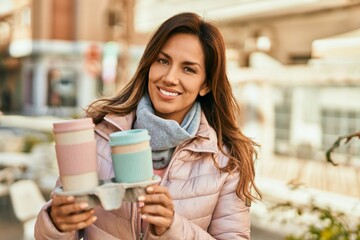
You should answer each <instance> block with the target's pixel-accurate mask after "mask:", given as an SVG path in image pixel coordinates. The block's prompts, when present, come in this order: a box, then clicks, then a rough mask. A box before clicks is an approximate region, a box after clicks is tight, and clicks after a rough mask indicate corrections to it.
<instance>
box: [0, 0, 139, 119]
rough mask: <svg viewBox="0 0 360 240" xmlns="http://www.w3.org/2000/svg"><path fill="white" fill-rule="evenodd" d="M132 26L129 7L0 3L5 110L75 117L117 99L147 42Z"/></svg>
mask: <svg viewBox="0 0 360 240" xmlns="http://www.w3.org/2000/svg"><path fill="white" fill-rule="evenodd" d="M132 26H133V1H129V0H105V1H96V0H76V1H73V0H2V1H0V56H1V58H0V59H1V62H0V91H1V96H2V98H1V99H0V109H1V111H3V112H5V113H18V114H25V115H58V116H71V115H76V114H77V113H78V112H79V109H80V108H81V107H86V105H87V104H89V103H90V102H91V101H92V100H93V99H94V98H96V97H98V96H99V95H101V94H112V93H113V92H114V89H115V88H116V85H118V84H120V83H121V81H122V79H120V78H121V77H122V78H124V74H125V73H126V69H127V67H126V64H125V63H124V59H125V58H127V57H126V55H127V54H126V52H127V51H132V52H134V51H135V54H136V51H137V50H136V47H131V46H132V45H131V46H130V43H134V44H136V43H137V41H136V39H142V38H137V37H136V35H135V34H134V33H133V27H132ZM133 39H134V40H133ZM134 49H135V50H134ZM131 54H132V53H131ZM121 55H122V56H121ZM125 62H127V60H125Z"/></svg>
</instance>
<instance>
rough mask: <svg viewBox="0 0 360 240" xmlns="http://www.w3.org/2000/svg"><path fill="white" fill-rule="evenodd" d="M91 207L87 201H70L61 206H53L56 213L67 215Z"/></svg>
mask: <svg viewBox="0 0 360 240" xmlns="http://www.w3.org/2000/svg"><path fill="white" fill-rule="evenodd" d="M88 207H89V204H88V203H86V202H70V203H68V204H63V205H61V206H56V207H54V206H53V210H54V213H55V214H56V215H62V216H67V215H70V214H75V213H79V212H82V211H84V210H86V209H87V208H88Z"/></svg>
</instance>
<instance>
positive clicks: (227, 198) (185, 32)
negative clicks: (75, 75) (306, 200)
mask: <svg viewBox="0 0 360 240" xmlns="http://www.w3.org/2000/svg"><path fill="white" fill-rule="evenodd" d="M237 112H238V106H237V104H236V101H235V98H234V96H233V94H232V90H231V86H230V83H229V81H228V78H227V75H226V63H225V46H224V42H223V39H222V36H221V34H220V32H219V31H218V29H217V28H216V27H215V26H214V25H212V24H211V23H209V22H205V21H204V20H202V19H201V18H200V17H199V16H198V15H196V14H194V13H182V14H178V15H175V16H173V17H171V18H170V19H168V20H167V21H165V22H164V23H163V24H162V25H161V26H160V27H159V29H158V30H157V31H156V32H155V34H154V35H153V36H152V38H151V39H150V42H149V43H148V45H147V47H146V49H145V51H144V54H143V56H142V58H141V60H140V63H139V66H138V69H137V71H136V73H135V75H134V77H133V78H132V79H131V81H130V82H129V83H128V84H127V86H126V87H125V88H124V89H123V90H121V91H120V92H119V93H118V94H117V95H115V96H114V97H112V98H102V99H99V100H97V101H95V102H94V103H92V104H91V105H90V106H89V108H88V109H87V116H89V117H92V118H93V120H94V123H95V124H96V127H95V132H96V139H97V147H98V174H99V178H100V179H109V178H111V177H113V176H114V172H113V168H112V162H111V156H110V147H109V143H108V140H109V134H110V133H112V132H114V131H120V130H126V129H132V128H146V129H148V131H149V133H150V136H151V142H150V144H151V147H152V155H153V167H154V173H155V174H157V175H160V176H161V177H162V180H161V182H160V184H159V185H152V186H149V187H147V188H146V195H144V196H140V197H139V199H138V204H136V203H127V202H124V203H123V204H122V206H121V208H120V209H118V210H114V211H105V210H104V209H103V208H101V207H96V208H95V209H91V210H86V211H85V210H84V209H86V208H87V207H88V206H87V204H86V203H75V202H74V198H73V197H67V198H66V197H59V196H55V195H54V196H53V199H52V201H51V202H49V203H48V204H47V206H45V207H44V209H43V211H41V213H40V214H39V217H38V220H37V223H36V227H35V235H36V238H37V239H49V238H51V239H73V238H78V237H80V235H81V234H83V235H84V238H85V239H136V238H143V239H201V240H203V239H249V238H250V215H249V205H250V204H247V203H248V202H250V201H252V200H254V199H257V198H258V197H257V196H260V193H259V191H258V189H257V188H256V186H255V183H254V178H255V171H254V162H253V158H254V156H255V155H256V151H255V150H254V146H255V144H254V142H252V141H251V140H250V139H248V138H247V137H245V136H244V135H243V134H242V133H241V131H240V130H239V128H238V126H237V122H236V114H237ZM252 190H254V193H255V195H254V194H253V193H252ZM138 213H139V214H138ZM138 216H141V217H140V218H139V217H138ZM80 229H83V230H81V231H79V230H80Z"/></svg>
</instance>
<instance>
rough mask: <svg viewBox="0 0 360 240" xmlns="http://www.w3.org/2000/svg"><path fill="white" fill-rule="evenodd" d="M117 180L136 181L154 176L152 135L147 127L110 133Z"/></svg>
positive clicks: (120, 181) (121, 181) (119, 181)
mask: <svg viewBox="0 0 360 240" xmlns="http://www.w3.org/2000/svg"><path fill="white" fill-rule="evenodd" d="M110 147H111V158H112V163H113V167H114V173H115V181H116V182H118V183H136V182H143V181H148V180H151V179H152V177H153V167H152V156H151V147H150V136H149V133H148V131H147V130H146V129H131V130H125V131H120V132H114V133H111V134H110Z"/></svg>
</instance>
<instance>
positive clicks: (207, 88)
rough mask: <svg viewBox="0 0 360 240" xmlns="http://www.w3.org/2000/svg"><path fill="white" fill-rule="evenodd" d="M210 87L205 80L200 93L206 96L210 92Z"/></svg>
mask: <svg viewBox="0 0 360 240" xmlns="http://www.w3.org/2000/svg"><path fill="white" fill-rule="evenodd" d="M210 90H211V89H210V88H209V87H208V85H207V84H206V82H204V84H203V85H202V87H201V88H200V92H199V95H200V96H201V97H203V96H205V95H206V94H208V93H209V92H210Z"/></svg>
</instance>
